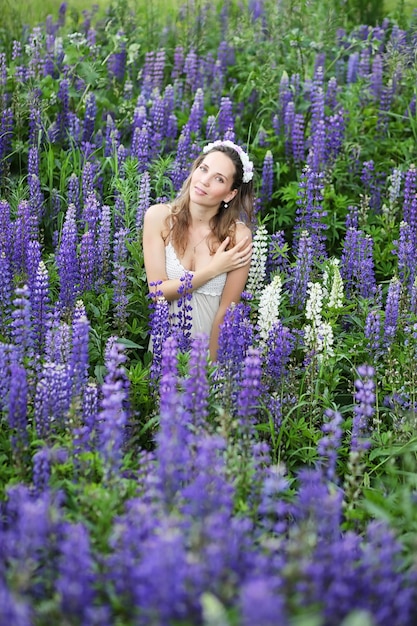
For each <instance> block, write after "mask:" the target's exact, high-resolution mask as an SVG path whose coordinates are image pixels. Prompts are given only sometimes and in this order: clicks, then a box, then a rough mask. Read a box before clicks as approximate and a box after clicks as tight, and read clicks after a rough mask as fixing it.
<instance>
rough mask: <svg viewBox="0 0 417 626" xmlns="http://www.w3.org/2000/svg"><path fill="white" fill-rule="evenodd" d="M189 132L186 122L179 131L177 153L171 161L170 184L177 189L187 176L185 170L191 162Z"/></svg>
mask: <svg viewBox="0 0 417 626" xmlns="http://www.w3.org/2000/svg"><path fill="white" fill-rule="evenodd" d="M190 155H191V133H190V129H189V127H188V125H187V124H185V126H184V128H183V129H182V131H181V135H180V137H179V139H178V145H177V153H176V155H175V160H174V163H173V173H172V184H173V185H174V189H175V190H176V191H179V189H180V188H181V186H182V184H183V182H184V180H185V179H186V177H187V171H188V168H189V165H190V162H191V156H190Z"/></svg>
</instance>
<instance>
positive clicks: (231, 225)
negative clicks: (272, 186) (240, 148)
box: [167, 144, 254, 254]
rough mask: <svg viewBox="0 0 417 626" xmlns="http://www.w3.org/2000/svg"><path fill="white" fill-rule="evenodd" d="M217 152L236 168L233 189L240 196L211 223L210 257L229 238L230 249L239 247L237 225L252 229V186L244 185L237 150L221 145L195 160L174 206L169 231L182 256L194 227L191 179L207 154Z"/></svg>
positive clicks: (168, 219)
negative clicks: (189, 230)
mask: <svg viewBox="0 0 417 626" xmlns="http://www.w3.org/2000/svg"><path fill="white" fill-rule="evenodd" d="M216 151H217V152H223V153H224V154H226V155H227V156H228V157H229V158H230V159H231V160H232V162H233V164H234V166H235V173H234V175H233V183H232V189H237V194H236V195H235V197H234V198H233V199H232V200H230V202H228V207H227V208H226V207H225V205H224V203H223V202H221V203H220V207H219V210H218V212H217V213H216V215H214V216H213V217H212V218H211V220H210V228H211V235H210V237H209V248H210V251H211V253H212V254H214V252H215V251H216V247H217V246H216V244H217V242H218V243H221V242H222V241H224V240H225V239H226V237H230V244H229V245H230V247H232V246H233V245H234V244H235V243H236V240H235V236H236V222H237V221H238V220H241V221H243V222H245V223H246V224H247V225H248V226H249V227H251V226H252V218H253V205H254V195H253V182H252V181H249V182H248V183H244V182H243V180H242V178H243V164H242V161H241V159H240V156H239V154H238V153H237V152H236V150H234V149H233V148H231V147H230V146H227V145H223V144H219V145H217V146H215V147H214V148H212V150H210V151H209V152H206V153H205V154H201V155H200V156H199V157H197V158H196V159H195V161H194V163H193V164H192V166H191V170H190V173H189V175H188V176H187V178H186V180H185V181H184V183H183V185H182V187H181V190H180V192H179V194H178V196H177V197H176V198H175V200H174V201H173V202H172V203H171V214H170V215H169V216H168V218H167V229H168V231H169V236H170V238H171V241H172V243H173V245H174V247H175V248H176V249H177V250H178V251H180V252H181V253H183V252H184V251H185V249H186V247H187V239H188V229H189V226H190V223H191V214H190V186H191V177H192V175H193V174H194V172H195V170H196V169H197V168H198V167H199V166H200V164H201V163H202V161H203V160H204V158H205V156H206V154H210V152H216Z"/></svg>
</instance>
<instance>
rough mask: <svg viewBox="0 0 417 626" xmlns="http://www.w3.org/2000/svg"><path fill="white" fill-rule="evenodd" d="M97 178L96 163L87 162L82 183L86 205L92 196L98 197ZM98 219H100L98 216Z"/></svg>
mask: <svg viewBox="0 0 417 626" xmlns="http://www.w3.org/2000/svg"><path fill="white" fill-rule="evenodd" d="M95 176H96V165H95V163H92V162H91V161H89V160H86V161H85V163H84V166H83V171H82V182H81V189H82V198H83V201H84V204H86V203H87V202H88V200H89V198H90V197H91V196H95V195H96V192H95V184H94V179H95ZM84 210H85V209H84ZM96 219H98V216H97V218H96Z"/></svg>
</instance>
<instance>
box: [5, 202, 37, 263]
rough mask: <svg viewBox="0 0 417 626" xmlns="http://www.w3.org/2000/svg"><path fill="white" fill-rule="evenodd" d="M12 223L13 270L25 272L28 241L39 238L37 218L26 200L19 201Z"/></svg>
mask: <svg viewBox="0 0 417 626" xmlns="http://www.w3.org/2000/svg"><path fill="white" fill-rule="evenodd" d="M11 225H12V232H11V234H12V237H11V239H12V246H13V247H12V255H13V256H12V266H13V269H14V271H15V272H17V273H22V274H25V273H26V272H27V251H28V248H29V245H30V241H37V240H38V239H39V232H38V218H37V215H36V213H33V212H32V208H31V206H30V204H29V202H27V201H26V200H22V201H21V202H19V204H18V207H17V218H16V219H15V220H14V222H12V223H11Z"/></svg>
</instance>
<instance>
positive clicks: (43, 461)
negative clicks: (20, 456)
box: [32, 446, 51, 495]
mask: <svg viewBox="0 0 417 626" xmlns="http://www.w3.org/2000/svg"><path fill="white" fill-rule="evenodd" d="M32 464H33V486H34V490H35V493H36V494H37V495H39V494H41V493H42V492H44V491H46V490H47V489H48V487H49V480H50V478H51V451H50V449H49V448H48V446H43V447H42V448H40V449H39V450H38V451H37V452H35V454H34V455H33V458H32Z"/></svg>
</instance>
